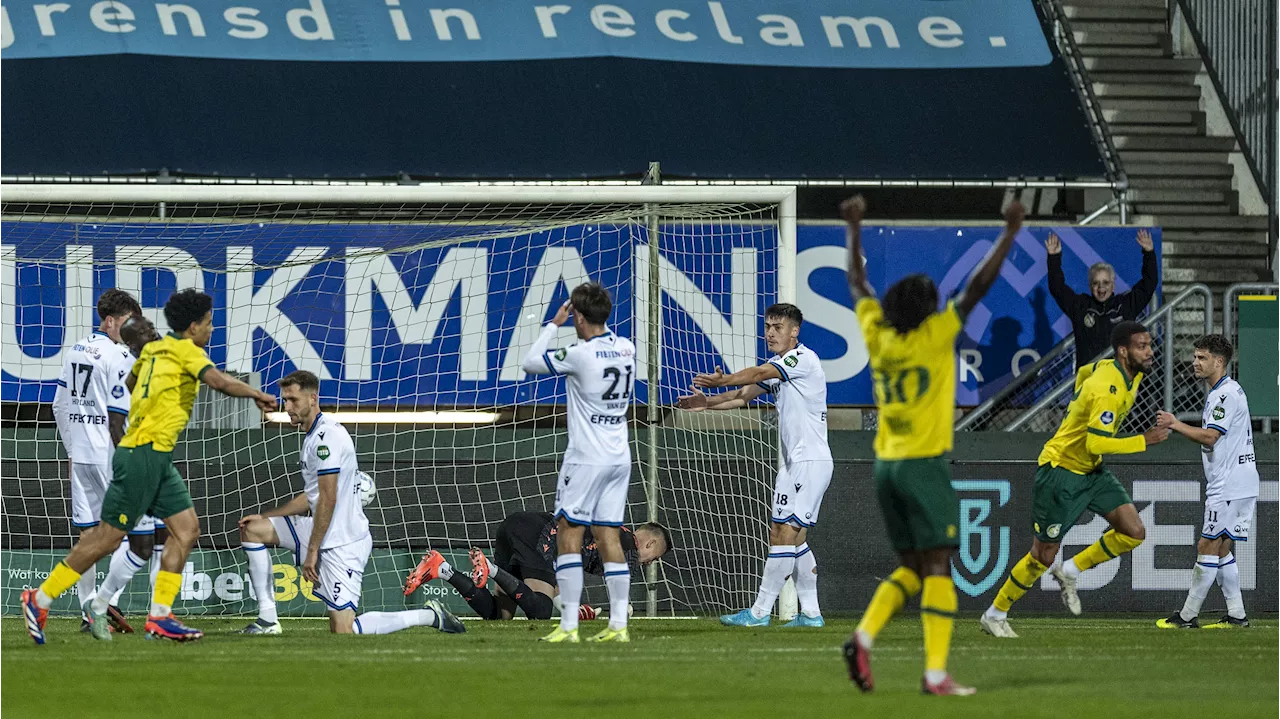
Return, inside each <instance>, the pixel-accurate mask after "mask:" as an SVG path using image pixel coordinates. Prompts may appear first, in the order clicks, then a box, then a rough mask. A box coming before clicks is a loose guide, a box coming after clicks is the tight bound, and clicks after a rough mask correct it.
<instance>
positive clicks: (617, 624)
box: [604, 562, 631, 629]
mask: <svg viewBox="0 0 1280 719" xmlns="http://www.w3.org/2000/svg"><path fill="white" fill-rule="evenodd" d="M604 584H605V587H607V588H608V590H609V628H610V629H626V628H627V608H628V607H630V606H631V569H630V568H629V567H628V566H627V563H626V562H605V563H604Z"/></svg>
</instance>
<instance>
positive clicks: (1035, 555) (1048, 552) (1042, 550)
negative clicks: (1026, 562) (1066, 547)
mask: <svg viewBox="0 0 1280 719" xmlns="http://www.w3.org/2000/svg"><path fill="white" fill-rule="evenodd" d="M1058 546H1059V545H1057V544H1043V543H1041V542H1035V543H1034V544H1032V545H1031V558H1032V559H1034V560H1036V561H1037V562H1039V563H1041V564H1043V565H1044V566H1046V567H1048V566H1050V565H1052V564H1053V560H1054V558H1055V557H1057V556H1058Z"/></svg>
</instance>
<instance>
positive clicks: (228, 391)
mask: <svg viewBox="0 0 1280 719" xmlns="http://www.w3.org/2000/svg"><path fill="white" fill-rule="evenodd" d="M200 381H201V382H204V383H205V384H207V385H209V387H210V388H212V389H214V390H217V391H218V392H221V393H222V394H225V395H227V396H228V397H245V398H248V399H251V400H253V401H254V402H255V403H257V405H258V409H260V410H262V411H263V412H274V411H275V409H276V398H275V397H272V396H271V395H269V394H267V393H266V392H263V391H262V390H257V389H254V388H252V387H250V386H249V385H247V384H245V383H244V382H241V381H240V380H238V379H236V378H235V377H232V376H231V375H229V374H226V373H225V372H222V371H221V370H219V369H218V368H216V367H210V368H209V369H207V370H205V371H204V372H202V373H201V374H200Z"/></svg>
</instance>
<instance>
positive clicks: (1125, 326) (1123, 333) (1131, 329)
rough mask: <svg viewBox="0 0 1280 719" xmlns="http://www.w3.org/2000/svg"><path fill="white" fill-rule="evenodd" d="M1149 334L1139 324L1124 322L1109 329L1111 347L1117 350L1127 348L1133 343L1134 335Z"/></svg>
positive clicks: (1130, 321)
mask: <svg viewBox="0 0 1280 719" xmlns="http://www.w3.org/2000/svg"><path fill="white" fill-rule="evenodd" d="M1148 332H1150V330H1148V329H1147V328H1146V327H1143V326H1142V323H1141V322H1134V321H1132V320H1126V321H1124V322H1121V323H1120V324H1118V325H1116V326H1115V327H1113V328H1112V329H1111V347H1112V348H1113V349H1115V350H1119V349H1120V348H1121V347H1128V346H1129V343H1130V342H1132V341H1133V338H1134V336H1135V335H1143V334H1147V333H1148Z"/></svg>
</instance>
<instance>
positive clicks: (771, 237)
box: [0, 222, 1159, 408]
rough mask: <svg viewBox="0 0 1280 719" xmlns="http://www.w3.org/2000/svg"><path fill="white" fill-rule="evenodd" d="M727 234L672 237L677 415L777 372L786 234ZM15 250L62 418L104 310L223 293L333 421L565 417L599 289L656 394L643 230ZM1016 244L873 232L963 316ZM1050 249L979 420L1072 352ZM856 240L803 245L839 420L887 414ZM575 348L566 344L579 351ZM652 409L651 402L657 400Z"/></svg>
mask: <svg viewBox="0 0 1280 719" xmlns="http://www.w3.org/2000/svg"><path fill="white" fill-rule="evenodd" d="M709 227H711V226H708V225H696V226H678V225H673V226H667V227H664V232H663V240H662V242H661V243H660V247H661V258H660V267H659V268H658V271H659V277H660V278H661V286H662V295H661V299H662V328H661V332H662V335H661V337H662V357H661V361H660V368H661V372H662V376H663V379H662V386H663V388H664V390H663V393H662V396H661V397H660V401H662V402H664V403H668V402H671V401H673V400H674V397H675V394H676V393H677V392H678V391H680V390H681V389H682V388H685V387H687V386H688V385H689V382H690V380H691V379H692V375H693V374H694V373H696V372H705V371H711V370H712V369H714V367H716V366H717V365H719V366H723V367H725V368H727V369H730V370H737V369H741V368H743V367H746V366H748V365H752V364H756V363H758V362H760V361H762V360H764V359H765V358H766V356H767V355H766V349H765V345H764V342H763V340H762V338H761V334H762V332H763V320H762V314H763V311H764V309H765V307H767V306H768V305H770V304H772V303H773V302H775V301H777V298H778V272H777V269H778V266H777V261H778V250H777V233H776V231H775V230H774V229H773V228H770V227H763V226H752V225H724V226H716V227H715V228H714V232H713V231H712V230H711V229H708V228H709ZM0 231H2V232H3V236H4V246H3V252H2V253H0V260H2V262H0V268H2V270H3V271H2V273H0V286H2V287H3V290H4V302H3V317H2V318H0V325H2V327H0V343H3V346H4V348H5V349H4V352H3V354H2V355H0V365H2V366H3V377H2V379H0V400H2V401H5V402H49V401H51V400H52V398H53V391H54V386H55V385H54V380H55V379H56V378H57V376H58V374H59V372H60V370H61V366H62V354H63V349H64V347H65V346H66V345H68V344H71V343H72V342H74V341H75V340H77V339H79V338H81V337H83V336H86V335H88V334H89V332H90V331H92V329H93V328H94V326H95V323H96V322H97V319H96V317H95V315H94V309H93V307H94V303H95V302H96V298H97V295H98V294H99V293H100V292H101V291H102V290H104V289H106V288H108V287H119V288H121V289H125V290H127V291H130V292H132V293H133V294H134V295H135V296H137V297H138V298H139V300H140V302H141V304H142V306H143V310H144V312H145V313H147V314H148V316H150V317H152V319H153V321H155V323H156V325H157V327H159V328H160V329H161V330H164V329H166V328H167V325H166V324H165V322H164V318H163V314H162V312H161V310H160V308H161V307H163V305H164V302H165V300H166V299H167V298H168V296H169V295H170V294H171V293H172V292H173V291H175V290H176V289H179V288H185V287H197V288H199V289H201V290H203V291H205V292H207V293H209V294H210V295H212V296H213V298H214V325H215V331H214V335H213V339H212V341H211V342H210V345H209V347H208V352H209V355H210V357H211V358H212V359H213V361H214V362H216V363H217V364H218V366H219V367H222V368H224V369H228V370H230V371H233V372H256V373H259V375H260V377H261V380H262V383H263V386H264V387H265V388H267V389H268V390H269V391H271V390H273V389H274V383H275V382H276V381H277V380H278V379H279V378H280V377H282V376H284V375H285V374H287V373H288V372H291V371H293V370H294V369H308V370H311V371H313V372H315V373H316V374H317V375H319V376H320V377H321V379H322V396H323V398H324V399H325V401H327V402H336V403H342V404H344V405H354V404H360V405H377V406H384V407H390V406H401V407H419V408H423V407H439V406H463V407H466V406H495V405H497V406H508V405H515V404H521V403H527V402H561V401H563V396H564V395H563V392H564V390H563V387H562V386H561V382H562V380H556V379H542V380H538V379H533V378H527V377H526V376H525V374H524V373H523V372H522V371H521V367H520V365H521V361H522V360H523V355H524V354H525V353H526V352H527V350H528V348H529V346H530V345H531V344H532V343H533V341H534V339H535V338H536V337H537V334H538V332H539V329H540V327H541V325H542V324H543V323H544V322H545V321H546V320H547V319H549V318H550V317H551V316H552V315H553V314H554V313H555V310H556V308H557V307H559V305H560V304H561V303H563V302H564V301H565V300H566V299H567V297H568V292H569V290H570V289H571V288H572V287H573V286H575V285H577V284H578V283H580V282H583V281H587V280H588V279H590V280H596V281H599V282H601V283H602V284H604V285H605V286H606V287H607V288H609V290H610V291H611V293H612V294H613V299H614V312H613V321H612V322H611V325H612V327H613V329H615V330H616V331H618V332H619V333H620V334H623V335H625V336H630V337H633V338H635V339H636V344H637V345H638V346H639V348H640V358H639V359H640V364H641V367H640V373H639V377H640V378H642V379H643V378H645V377H647V370H646V367H647V362H648V356H647V352H648V349H647V347H645V342H644V338H645V337H647V335H648V329H647V319H646V318H647V317H648V314H649V310H648V304H647V303H648V292H647V283H648V278H649V277H650V276H651V274H650V272H651V268H650V267H649V257H648V254H649V250H648V245H647V244H646V242H647V240H646V236H645V232H644V228H643V227H636V226H625V227H623V226H609V225H592V226H574V227H567V228H560V229H556V230H551V231H544V232H538V233H534V234H525V235H517V236H514V237H508V236H497V237H494V238H493V239H484V240H479V241H477V240H474V239H466V240H463V241H455V240H454V238H455V237H457V236H458V235H459V234H460V233H462V232H467V233H470V236H471V237H474V232H475V228H474V227H473V228H464V227H461V226H431V225H418V226H410V225H375V224H363V225H362V224H346V225H338V224H333V225H324V224H306V223H298V224H277V223H253V224H182V223H171V224H167V225H152V224H89V223H84V224H77V223H61V224H59V223H40V222H5V223H3V224H2V225H0ZM1053 231H1055V232H1056V233H1057V234H1058V235H1059V237H1061V238H1062V245H1063V256H1064V258H1065V259H1064V269H1065V274H1066V279H1067V283H1068V284H1069V285H1070V286H1072V287H1075V288H1078V289H1079V290H1080V291H1086V290H1087V283H1086V273H1087V269H1088V266H1089V265H1091V264H1093V263H1095V262H1099V261H1106V262H1109V263H1111V264H1112V265H1113V266H1114V267H1115V270H1116V275H1117V277H1116V291H1117V292H1123V291H1125V290H1127V289H1128V288H1129V287H1130V286H1131V285H1132V284H1134V283H1136V282H1137V280H1138V279H1139V277H1140V276H1141V252H1140V250H1139V247H1138V244H1137V242H1136V241H1135V231H1134V230H1133V229H1126V228H1107V227H1097V228H1083V227H1060V228H1054V230H1053ZM998 232H999V229H998V228H995V227H871V228H868V229H867V231H866V233H865V235H866V251H867V264H868V268H869V270H870V273H871V278H872V282H873V284H874V285H875V286H876V288H877V289H878V290H879V291H881V292H883V291H884V289H885V288H887V287H888V286H889V284H891V283H892V282H893V281H895V280H897V279H899V278H901V277H903V276H905V275H907V274H910V273H913V272H925V273H927V274H929V275H930V276H931V277H933V279H934V280H935V281H936V282H937V283H938V286H939V290H940V294H941V295H942V296H943V297H947V296H950V295H952V294H953V293H954V292H956V291H957V290H958V289H959V288H960V287H962V286H963V283H964V280H965V278H967V277H968V275H969V273H970V272H971V271H972V270H973V268H974V267H975V266H976V265H977V263H978V262H979V261H980V260H981V258H982V257H983V255H985V253H986V252H987V250H988V249H989V247H990V245H991V243H992V242H993V241H994V240H995V238H996V236H997V234H998ZM1049 232H1050V228H1027V229H1024V230H1023V232H1022V233H1021V235H1020V236H1019V237H1018V239H1017V242H1016V244H1015V246H1014V248H1013V250H1012V252H1011V253H1010V255H1009V259H1008V261H1007V262H1006V264H1005V266H1004V268H1003V270H1002V271H1001V275H1000V277H1001V279H1000V280H998V281H997V282H996V285H995V287H994V288H993V289H992V290H991V293H990V294H989V295H988V296H987V298H986V299H984V300H983V302H982V303H981V304H980V305H979V306H978V307H977V308H976V309H975V310H974V311H973V312H972V314H971V315H970V317H969V320H968V323H967V324H966V326H965V332H964V335H963V336H962V337H961V340H960V342H959V347H958V351H957V371H958V372H959V378H960V382H959V386H958V392H957V400H958V401H959V402H960V403H961V404H976V403H977V402H978V401H980V399H981V398H983V397H985V396H987V395H989V394H990V393H991V392H993V391H995V390H997V389H998V388H999V387H1001V386H1003V384H1004V383H1006V382H1007V381H1008V380H1009V378H1011V377H1012V376H1014V375H1015V374H1016V373H1017V372H1018V371H1020V369H1021V368H1023V367H1026V366H1027V365H1029V364H1031V363H1032V362H1034V361H1035V360H1036V359H1037V358H1038V357H1039V355H1040V353H1042V352H1044V351H1045V350H1047V349H1049V348H1050V347H1052V346H1053V345H1054V344H1056V343H1057V342H1058V341H1059V340H1060V339H1061V338H1063V337H1065V336H1066V335H1067V334H1069V333H1070V331H1071V327H1070V323H1069V322H1068V321H1067V320H1066V318H1065V317H1063V316H1062V313H1061V311H1060V310H1059V309H1058V308H1057V306H1056V304H1055V303H1054V301H1053V299H1052V298H1051V297H1050V296H1049V294H1048V289H1047V288H1048V283H1047V265H1046V253H1045V249H1044V246H1043V240H1044V239H1045V237H1047V235H1048V233H1049ZM502 234H503V233H502V232H501V231H500V229H495V231H494V232H493V233H492V235H502ZM1153 234H1155V236H1156V242H1157V244H1156V247H1157V251H1159V232H1158V231H1156V232H1155V233H1153ZM844 242H845V239H844V229H843V228H842V227H838V226H802V227H800V228H799V231H798V251H797V255H796V278H795V281H796V298H797V299H796V302H797V304H798V305H799V306H800V308H801V310H802V311H803V312H804V315H805V324H804V327H803V329H802V330H801V333H800V339H801V341H802V342H804V343H805V344H806V345H807V346H809V347H810V348H811V349H812V350H813V351H814V352H816V353H817V354H818V356H819V357H821V358H822V360H823V366H824V369H825V371H826V375H827V380H828V382H829V386H828V400H829V402H830V403H831V404H833V405H867V404H871V403H872V397H871V387H870V381H869V379H868V376H867V375H868V372H867V371H866V365H867V356H866V349H865V347H864V345H863V343H862V338H861V335H860V332H859V329H858V323H857V320H856V318H855V317H854V314H853V310H852V301H851V298H850V294H849V289H848V286H847V285H846V283H845V277H844V267H845V250H844ZM389 249H395V250H397V251H394V252H388V251H387V250H389ZM573 339H574V336H573V330H572V329H571V328H568V327H566V328H564V329H563V330H562V332H561V335H560V336H559V338H558V343H559V344H562V345H563V344H568V343H570V342H572V341H573ZM637 392H638V396H639V397H640V398H641V399H643V398H644V397H645V388H644V386H643V383H640V385H639V386H638V388H637Z"/></svg>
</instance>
